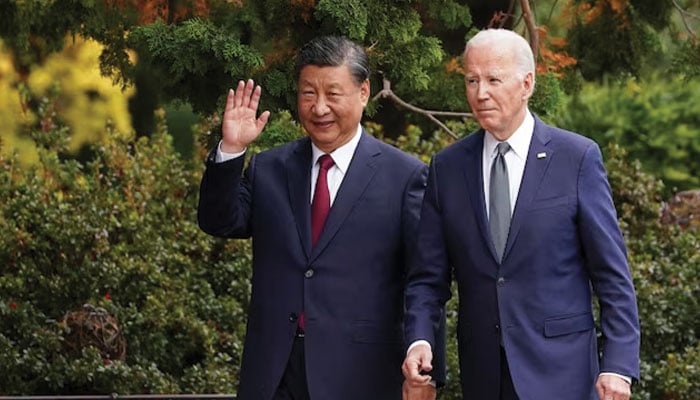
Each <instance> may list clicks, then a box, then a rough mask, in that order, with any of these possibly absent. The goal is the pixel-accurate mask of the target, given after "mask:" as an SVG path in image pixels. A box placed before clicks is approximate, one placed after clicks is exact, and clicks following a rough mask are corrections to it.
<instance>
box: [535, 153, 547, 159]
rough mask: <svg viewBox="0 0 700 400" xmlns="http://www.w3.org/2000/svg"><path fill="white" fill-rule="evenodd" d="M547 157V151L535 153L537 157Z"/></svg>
mask: <svg viewBox="0 0 700 400" xmlns="http://www.w3.org/2000/svg"><path fill="white" fill-rule="evenodd" d="M545 157H547V153H537V158H545Z"/></svg>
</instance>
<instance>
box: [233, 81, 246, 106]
mask: <svg viewBox="0 0 700 400" xmlns="http://www.w3.org/2000/svg"><path fill="white" fill-rule="evenodd" d="M244 87H245V83H244V82H243V81H242V80H240V81H238V86H237V87H236V92H235V94H234V98H233V107H234V108H238V107H240V106H241V105H242V104H243V88H244Z"/></svg>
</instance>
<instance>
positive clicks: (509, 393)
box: [498, 347, 518, 400]
mask: <svg viewBox="0 0 700 400" xmlns="http://www.w3.org/2000/svg"><path fill="white" fill-rule="evenodd" d="M500 381H501V390H500V395H499V396H498V398H499V400H518V395H517V394H516V393H515V387H514V386H513V379H512V378H511V376H510V368H508V359H507V358H506V352H505V350H504V349H503V347H501V379H500Z"/></svg>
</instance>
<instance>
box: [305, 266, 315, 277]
mask: <svg viewBox="0 0 700 400" xmlns="http://www.w3.org/2000/svg"><path fill="white" fill-rule="evenodd" d="M304 276H305V277H307V278H311V277H312V276H314V270H313V269H311V268H309V269H307V270H306V272H304Z"/></svg>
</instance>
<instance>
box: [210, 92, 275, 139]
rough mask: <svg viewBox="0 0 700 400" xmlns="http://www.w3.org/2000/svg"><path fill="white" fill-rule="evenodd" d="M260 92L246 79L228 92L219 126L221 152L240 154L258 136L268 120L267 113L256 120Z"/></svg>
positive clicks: (268, 115) (268, 114)
mask: <svg viewBox="0 0 700 400" xmlns="http://www.w3.org/2000/svg"><path fill="white" fill-rule="evenodd" d="M260 92H261V88H260V86H255V84H254V82H253V80H252V79H248V81H247V82H243V81H239V82H238V87H237V88H236V90H235V91H234V90H233V89H230V90H229V92H228V97H227V98H226V108H225V109H224V117H223V123H222V126H221V130H222V133H223V138H222V140H221V150H222V151H224V152H226V153H238V152H241V151H243V150H245V148H246V147H247V146H248V145H249V144H250V143H251V142H253V141H254V140H255V139H256V138H257V137H258V136H260V133H261V132H262V130H263V128H264V127H265V125H266V124H267V120H268V119H269V118H270V112H269V111H265V112H263V113H262V114H260V117H258V118H256V114H257V112H258V104H259V102H260Z"/></svg>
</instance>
